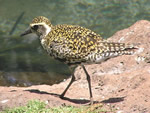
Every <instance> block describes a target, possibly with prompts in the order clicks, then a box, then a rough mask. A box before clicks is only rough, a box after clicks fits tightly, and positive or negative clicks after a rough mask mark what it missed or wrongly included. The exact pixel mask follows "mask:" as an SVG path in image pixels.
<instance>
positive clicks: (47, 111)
mask: <svg viewBox="0 0 150 113" xmlns="http://www.w3.org/2000/svg"><path fill="white" fill-rule="evenodd" d="M2 113H114V111H112V110H106V109H104V108H103V105H102V104H95V105H93V106H81V107H73V106H61V107H53V108H48V107H47V105H46V104H45V103H44V102H41V101H39V100H32V101H29V102H28V104H27V105H26V106H21V107H16V108H12V109H6V110H4V111H3V112H2Z"/></svg>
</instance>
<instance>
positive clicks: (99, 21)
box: [0, 0, 150, 86]
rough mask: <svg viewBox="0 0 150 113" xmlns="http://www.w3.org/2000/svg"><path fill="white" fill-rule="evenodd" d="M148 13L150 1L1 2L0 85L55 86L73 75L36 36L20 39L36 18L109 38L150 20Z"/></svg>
mask: <svg viewBox="0 0 150 113" xmlns="http://www.w3.org/2000/svg"><path fill="white" fill-rule="evenodd" d="M149 11H150V1H149V0H122V1H121V0H111V1H110V0H44V1H43V0H0V28H1V29H0V85H4V86H10V85H15V86H30V85H33V84H54V83H58V82H60V81H62V80H63V79H64V78H67V77H68V76H69V75H70V72H69V70H68V67H67V66H66V65H65V64H63V63H60V62H58V61H55V60H53V59H51V58H50V57H49V56H48V55H47V54H46V52H45V51H43V49H42V47H41V46H40V43H39V41H38V39H37V37H36V36H26V37H20V36H19V35H20V33H22V32H23V31H24V30H25V29H26V28H27V27H28V25H29V23H30V22H31V20H32V19H33V18H34V17H36V16H40V15H42V16H46V17H48V18H49V19H50V20H51V22H52V23H53V24H54V25H56V24H77V25H81V26H84V27H87V28H89V29H91V30H93V31H95V32H96V33H99V34H101V36H102V37H104V38H108V37H110V36H112V35H113V34H114V33H115V32H116V31H118V30H121V29H124V28H127V27H129V26H130V25H132V24H133V23H135V22H136V21H138V20H142V19H145V20H150V12H149ZM22 13H24V15H23V16H22V18H21V19H20V20H19V21H17V20H18V18H19V17H20V16H21V14H22ZM16 21H17V22H18V23H17V25H16V26H15V27H14V29H13V26H14V25H15V23H16ZM12 31H13V32H12ZM10 34H11V35H10Z"/></svg>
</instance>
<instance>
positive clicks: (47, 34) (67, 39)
mask: <svg viewBox="0 0 150 113" xmlns="http://www.w3.org/2000/svg"><path fill="white" fill-rule="evenodd" d="M31 32H34V33H36V34H37V35H38V36H39V37H40V41H41V44H42V46H43V47H44V49H46V50H47V52H48V54H49V55H50V56H52V57H53V58H55V59H58V60H60V61H62V62H64V63H67V64H68V65H81V66H82V67H83V69H84V71H85V73H86V76H87V80H88V84H89V89H90V98H91V103H92V102H93V101H92V91H91V83H90V76H89V74H88V73H87V71H86V69H85V67H84V64H91V63H101V62H102V61H104V60H106V59H108V58H111V57H115V56H119V55H123V54H131V53H132V49H134V47H133V46H132V45H128V44H124V43H112V42H108V41H106V40H104V39H103V38H102V37H101V36H100V35H99V34H96V33H94V32H93V31H91V30H89V29H87V28H84V27H80V26H77V25H65V24H64V25H56V26H53V25H52V24H51V22H50V21H49V20H48V19H47V18H45V17H43V16H39V17H36V18H34V19H33V21H32V23H31V24H30V29H28V30H27V31H26V32H25V33H23V34H22V35H25V34H28V33H31ZM74 80H75V77H74V74H73V75H72V80H71V82H70V83H69V85H68V86H67V88H66V89H65V91H64V92H63V93H62V95H61V97H63V96H64V95H65V93H66V91H67V90H68V88H69V87H70V86H71V84H72V83H73V81H74Z"/></svg>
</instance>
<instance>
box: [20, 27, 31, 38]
mask: <svg viewBox="0 0 150 113" xmlns="http://www.w3.org/2000/svg"><path fill="white" fill-rule="evenodd" d="M30 33H32V31H31V28H30V27H29V28H28V29H27V30H25V32H23V33H22V34H20V36H24V35H27V34H30Z"/></svg>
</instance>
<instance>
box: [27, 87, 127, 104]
mask: <svg viewBox="0 0 150 113" xmlns="http://www.w3.org/2000/svg"><path fill="white" fill-rule="evenodd" d="M24 91H29V92H31V93H38V94H47V95H52V96H55V97H57V98H60V95H59V94H56V93H48V92H45V91H40V90H37V89H28V90H24ZM124 98H125V97H116V98H109V99H107V100H103V101H94V103H117V102H121V101H124ZM61 99H63V100H67V101H69V102H72V103H75V104H85V105H88V103H90V100H87V99H70V98H68V97H63V98H61Z"/></svg>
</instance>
